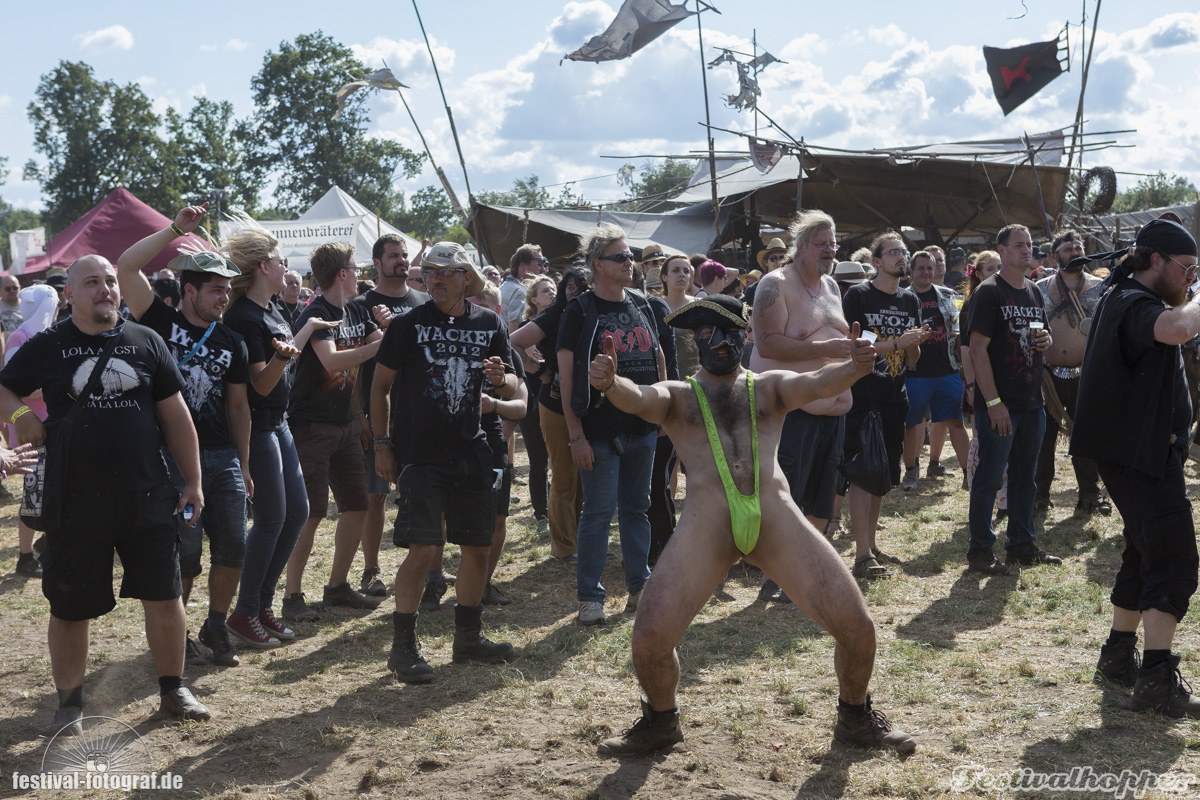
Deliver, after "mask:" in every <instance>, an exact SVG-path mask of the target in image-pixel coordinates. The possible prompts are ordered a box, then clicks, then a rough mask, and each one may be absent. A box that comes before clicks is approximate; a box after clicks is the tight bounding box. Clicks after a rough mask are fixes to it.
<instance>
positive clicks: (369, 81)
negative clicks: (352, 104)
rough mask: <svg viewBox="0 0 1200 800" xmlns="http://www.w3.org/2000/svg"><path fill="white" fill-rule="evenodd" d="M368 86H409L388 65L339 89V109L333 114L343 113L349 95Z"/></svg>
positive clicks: (403, 87)
mask: <svg viewBox="0 0 1200 800" xmlns="http://www.w3.org/2000/svg"><path fill="white" fill-rule="evenodd" d="M368 86H369V87H371V88H372V89H395V90H396V91H399V90H401V89H407V88H408V87H407V86H405V85H404V84H403V83H401V82H400V81H399V79H398V78H396V76H395V75H394V74H392V71H391V70H390V69H388V68H387V67H384V68H383V69H377V70H375V71H374V72H372V73H371V74H370V75H368V76H366V77H365V78H359V79H358V80H356V81H351V82H350V83H347V84H346V85H345V86H343V87H342V88H340V89H338V90H337V111H335V112H334V113H333V116H334V117H335V118H336V117H337V115H338V114H341V113H342V109H343V108H344V107H345V106H346V98H347V97H349V96H350V95H352V94H354V93H355V92H357V91H358V90H359V89H364V88H366V87H368Z"/></svg>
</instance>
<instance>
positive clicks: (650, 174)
mask: <svg viewBox="0 0 1200 800" xmlns="http://www.w3.org/2000/svg"><path fill="white" fill-rule="evenodd" d="M695 171H696V165H695V164H694V163H693V162H692V160H691V159H681V158H667V159H664V160H662V161H659V162H657V163H654V162H651V163H648V164H646V165H644V166H643V167H642V169H641V177H640V178H636V179H635V178H634V177H633V174H632V173H630V174H629V175H627V176H626V177H625V178H624V179H622V178H618V179H617V180H618V182H619V183H621V184H622V185H624V186H625V198H626V206H627V207H628V208H629V210H631V211H654V210H656V209H663V208H665V207H667V206H670V205H673V203H672V202H671V199H670V198H672V197H674V196H675V195H677V194H679V193H680V192H681V191H683V190H684V188H685V187H687V185H688V181H690V180H691V178H692V174H693V173H694V172H695Z"/></svg>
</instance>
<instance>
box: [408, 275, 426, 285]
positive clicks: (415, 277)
mask: <svg viewBox="0 0 1200 800" xmlns="http://www.w3.org/2000/svg"><path fill="white" fill-rule="evenodd" d="M408 282H409V283H421V284H423V283H425V279H424V278H422V277H421V276H420V275H409V276H408Z"/></svg>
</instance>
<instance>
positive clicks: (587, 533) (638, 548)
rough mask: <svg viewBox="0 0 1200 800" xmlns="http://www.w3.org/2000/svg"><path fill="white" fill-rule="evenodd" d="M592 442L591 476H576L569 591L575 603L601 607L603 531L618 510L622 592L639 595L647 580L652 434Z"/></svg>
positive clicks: (605, 544) (604, 556) (604, 552)
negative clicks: (578, 502) (577, 506)
mask: <svg viewBox="0 0 1200 800" xmlns="http://www.w3.org/2000/svg"><path fill="white" fill-rule="evenodd" d="M615 441H616V442H617V445H618V447H619V449H620V450H621V452H620V453H619V454H618V452H617V449H618V448H615V447H614V446H613V442H610V441H593V442H591V445H592V452H593V453H594V454H595V459H594V462H593V464H592V468H591V470H580V471H579V479H580V484H581V485H582V486H583V512H582V513H581V514H580V516H579V534H578V544H577V554H578V556H579V563H577V564H576V565H575V589H576V594H577V595H578V598H579V602H581V603H582V602H593V601H594V602H600V603H603V602H604V586H603V585H601V583H600V576H601V574H602V573H603V572H604V562H605V560H606V559H607V558H608V525H609V522H611V521H612V516H613V512H614V511H617V510H618V509H619V514H618V517H617V521H618V523H619V525H620V536H621V558H622V560H623V562H624V566H625V588H626V589H627V590H628V591H629V592H630V593H633V592H640V591H641V590H642V586H643V585H644V584H645V583H646V580H647V579H648V578H649V577H650V567H649V566H647V558H648V556H649V553H650V517H649V516H648V515H647V512H648V511H649V509H650V473H651V471H652V469H653V467H654V449H655V446H656V445H657V444H658V434H657V432H655V431H650V432H649V433H642V434H637V435H632V434H627V433H623V434H621V435H620V436H618V437H617V438H616V440H615Z"/></svg>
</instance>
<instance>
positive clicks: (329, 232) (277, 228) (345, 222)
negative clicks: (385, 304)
mask: <svg viewBox="0 0 1200 800" xmlns="http://www.w3.org/2000/svg"><path fill="white" fill-rule="evenodd" d="M258 224H259V225H260V226H261V227H262V228H264V229H265V230H267V231H268V232H270V233H271V235H273V236H274V237H275V238H277V239H279V252H280V255H282V256H283V257H284V258H286V259H287V260H288V268H289V269H294V270H296V271H297V272H299V273H301V274H307V273H309V272H311V271H312V270H311V268H310V267H309V265H308V256H309V253H311V252H312V251H313V249H314V248H316V247H317V246H318V245H321V244H324V243H325V242H348V243H349V244H352V245H354V262H355V263H356V264H358V265H359V266H370V264H371V248H372V247H373V246H374V244H375V240H376V239H378V238H379V237H380V236H382V235H383V234H385V233H394V234H396V235H397V236H400V237H402V238H403V239H404V242H405V244H406V245H407V246H408V255H409V258H416V256H417V253H418V252H419V251H420V249H421V243H420V242H418V241H417V240H416V239H414V238H412V237H411V236H408V235H406V234H405V233H403V232H401V231H400V230H397V229H396V228H394V227H392V226H391V225H389V224H388V223H386V222H384V221H383V220H382V219H380V218H379V217H378V216H376V215H375V213H374V212H372V211H371V210H370V209H369V208H367V207H366V206H364V205H363V204H362V203H360V202H358V201H357V200H355V199H354V198H353V197H351V196H350V195H348V194H346V193H345V192H344V191H342V190H341V189H340V188H339V187H337V186H334V187H332V188H330V190H329V191H328V192H326V193H325V194H324V196H322V197H321V199H320V200H318V201H317V202H315V203H313V206H312V208H310V209H308V211H305V212H304V213H303V214H301V215H300V218H299V219H295V220H262V221H259V223H258ZM238 227H239V225H238V223H237V222H236V221H226V222H222V223H221V235H222V236H225V235H227V234H228V233H229V232H230V231H233V230H236V229H237V228H238Z"/></svg>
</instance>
